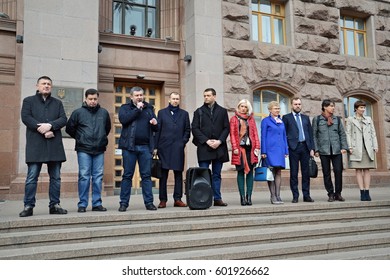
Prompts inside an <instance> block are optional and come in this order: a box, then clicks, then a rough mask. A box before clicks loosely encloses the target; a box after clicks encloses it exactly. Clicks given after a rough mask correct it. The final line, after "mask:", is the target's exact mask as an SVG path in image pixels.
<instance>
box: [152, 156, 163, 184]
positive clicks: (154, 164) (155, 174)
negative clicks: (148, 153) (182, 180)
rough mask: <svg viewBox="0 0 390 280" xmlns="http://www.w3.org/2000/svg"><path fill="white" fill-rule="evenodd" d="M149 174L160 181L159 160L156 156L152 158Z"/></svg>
mask: <svg viewBox="0 0 390 280" xmlns="http://www.w3.org/2000/svg"><path fill="white" fill-rule="evenodd" d="M150 173H151V176H152V177H154V178H158V179H160V178H161V177H162V171H161V160H160V159H159V158H158V157H157V155H155V156H153V158H152V168H151V172H150Z"/></svg>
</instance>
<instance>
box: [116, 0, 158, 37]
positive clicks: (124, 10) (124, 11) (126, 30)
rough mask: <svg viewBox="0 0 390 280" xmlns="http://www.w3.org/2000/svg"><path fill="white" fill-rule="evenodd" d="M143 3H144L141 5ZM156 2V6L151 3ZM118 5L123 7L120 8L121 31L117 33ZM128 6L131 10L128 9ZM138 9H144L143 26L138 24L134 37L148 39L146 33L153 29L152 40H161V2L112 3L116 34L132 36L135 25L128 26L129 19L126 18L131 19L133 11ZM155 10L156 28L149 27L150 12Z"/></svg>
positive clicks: (132, 0)
mask: <svg viewBox="0 0 390 280" xmlns="http://www.w3.org/2000/svg"><path fill="white" fill-rule="evenodd" d="M141 2H143V3H141ZM151 2H154V5H151V4H150V3H151ZM152 4H153V3H152ZM116 5H118V7H119V5H120V6H121V8H120V10H121V11H120V26H119V24H118V27H117V28H118V29H119V31H120V32H119V31H116V30H115V29H116V21H117V17H116V13H117V12H116V11H117V10H118V9H119V8H116ZM128 6H129V7H130V8H128ZM133 8H138V9H140V10H142V9H143V12H142V15H141V16H142V17H143V19H142V24H136V26H137V29H136V33H135V35H134V36H138V37H148V36H146V32H147V29H148V28H152V29H153V33H152V34H151V36H150V37H151V38H159V36H160V1H159V0H113V1H112V30H113V33H115V34H123V35H131V34H130V26H131V25H133V23H131V22H130V24H129V26H126V22H127V21H128V19H127V18H126V17H129V15H130V14H131V11H129V10H131V9H133ZM152 9H154V13H155V15H154V26H149V24H148V21H149V18H150V16H149V12H150V10H152ZM152 20H153V19H152Z"/></svg>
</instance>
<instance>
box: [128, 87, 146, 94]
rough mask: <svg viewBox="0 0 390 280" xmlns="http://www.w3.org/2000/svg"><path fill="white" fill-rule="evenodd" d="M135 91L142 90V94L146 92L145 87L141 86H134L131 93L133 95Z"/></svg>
mask: <svg viewBox="0 0 390 280" xmlns="http://www.w3.org/2000/svg"><path fill="white" fill-rule="evenodd" d="M135 91H142V94H144V92H145V91H144V89H143V88H141V87H132V88H131V89H130V95H133V93H134V92H135Z"/></svg>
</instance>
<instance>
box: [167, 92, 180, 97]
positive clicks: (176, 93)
mask: <svg viewBox="0 0 390 280" xmlns="http://www.w3.org/2000/svg"><path fill="white" fill-rule="evenodd" d="M173 94H174V95H179V96H180V93H178V92H176V91H172V92H171V93H170V94H169V97H171V96H172V95H173Z"/></svg>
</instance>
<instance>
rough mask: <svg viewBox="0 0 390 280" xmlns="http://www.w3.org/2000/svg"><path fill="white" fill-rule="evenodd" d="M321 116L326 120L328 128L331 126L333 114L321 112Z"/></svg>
mask: <svg viewBox="0 0 390 280" xmlns="http://www.w3.org/2000/svg"><path fill="white" fill-rule="evenodd" d="M321 115H322V116H323V117H324V118H325V119H326V120H328V126H331V125H332V124H333V119H332V116H333V114H330V113H326V112H323V113H322V114H321Z"/></svg>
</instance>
